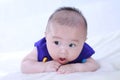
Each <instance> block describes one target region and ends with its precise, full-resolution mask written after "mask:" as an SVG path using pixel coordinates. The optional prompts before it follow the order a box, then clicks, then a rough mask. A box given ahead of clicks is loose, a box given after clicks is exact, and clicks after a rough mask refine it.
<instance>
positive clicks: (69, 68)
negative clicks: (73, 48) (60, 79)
mask: <svg viewBox="0 0 120 80" xmlns="http://www.w3.org/2000/svg"><path fill="white" fill-rule="evenodd" d="M74 66H75V64H66V65H62V66H60V68H59V69H58V71H57V72H58V73H60V74H68V73H73V72H76V69H75V67H74Z"/></svg>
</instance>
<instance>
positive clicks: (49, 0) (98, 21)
mask: <svg viewBox="0 0 120 80" xmlns="http://www.w3.org/2000/svg"><path fill="white" fill-rule="evenodd" d="M63 6H71V7H76V8H79V9H80V10H81V11H82V13H83V14H84V16H85V17H86V19H87V22H88V39H89V38H91V37H95V36H104V35H105V34H110V33H112V32H116V31H120V1H119V0H0V53H2V52H12V51H23V50H27V49H30V48H32V47H33V45H34V42H36V41H38V40H39V39H40V38H41V37H43V36H44V31H45V27H46V24H47V20H48V18H49V16H50V15H51V14H52V13H53V12H54V11H55V10H56V9H57V8H59V7H63Z"/></svg>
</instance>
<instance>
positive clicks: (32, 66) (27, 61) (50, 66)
mask: <svg viewBox="0 0 120 80" xmlns="http://www.w3.org/2000/svg"><path fill="white" fill-rule="evenodd" d="M59 66H60V64H59V63H58V62H56V61H48V62H38V61H37V49H36V47H35V48H34V49H33V50H32V51H31V52H30V54H28V55H27V56H26V57H25V58H24V59H23V61H22V63H21V71H22V72H23V73H40V72H50V71H57V69H58V68H59Z"/></svg>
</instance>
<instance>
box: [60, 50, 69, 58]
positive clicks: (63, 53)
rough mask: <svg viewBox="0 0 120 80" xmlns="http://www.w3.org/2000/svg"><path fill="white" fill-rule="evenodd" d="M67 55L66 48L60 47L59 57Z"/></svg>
mask: <svg viewBox="0 0 120 80" xmlns="http://www.w3.org/2000/svg"><path fill="white" fill-rule="evenodd" d="M67 55H68V52H67V49H66V48H61V50H60V57H63V58H65V57H66V56H67Z"/></svg>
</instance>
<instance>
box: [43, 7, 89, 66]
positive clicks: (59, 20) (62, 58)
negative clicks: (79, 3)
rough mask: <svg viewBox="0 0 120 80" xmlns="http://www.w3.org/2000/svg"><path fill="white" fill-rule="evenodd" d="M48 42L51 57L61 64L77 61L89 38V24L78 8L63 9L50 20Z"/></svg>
mask: <svg viewBox="0 0 120 80" xmlns="http://www.w3.org/2000/svg"><path fill="white" fill-rule="evenodd" d="M45 35H46V42H47V49H48V52H49V54H50V56H51V57H52V58H53V59H54V60H56V61H58V62H59V63H61V64H66V63H68V62H71V61H73V60H75V59H76V58H77V57H78V56H79V54H80V52H81V50H82V48H83V45H84V42H85V40H86V36H87V22H86V19H85V18H84V16H83V15H82V13H81V12H80V11H79V10H77V9H76V8H71V7H63V8H60V9H58V10H56V11H55V12H54V13H53V14H52V15H51V16H50V18H49V20H48V24H47V27H46V33H45Z"/></svg>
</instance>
